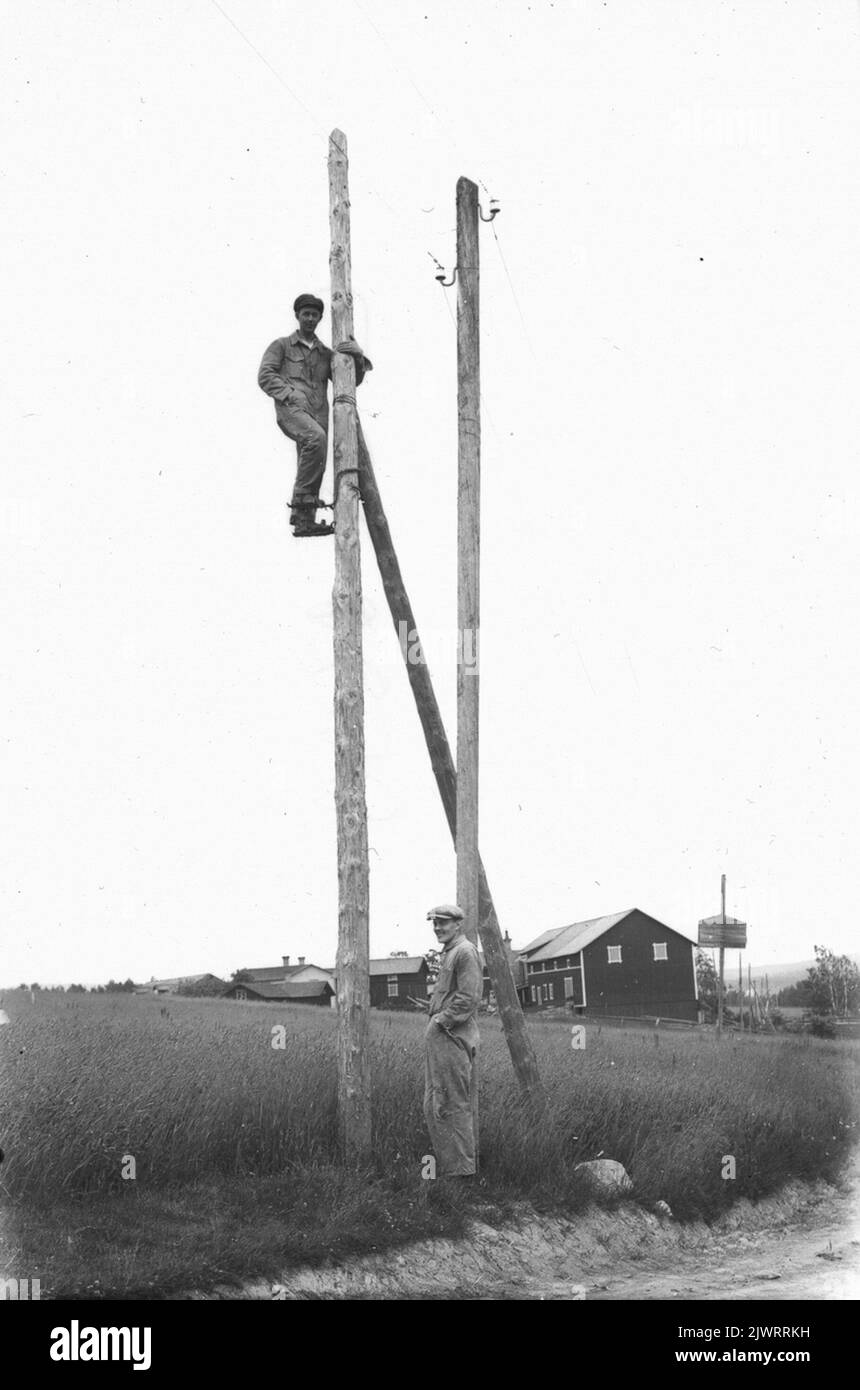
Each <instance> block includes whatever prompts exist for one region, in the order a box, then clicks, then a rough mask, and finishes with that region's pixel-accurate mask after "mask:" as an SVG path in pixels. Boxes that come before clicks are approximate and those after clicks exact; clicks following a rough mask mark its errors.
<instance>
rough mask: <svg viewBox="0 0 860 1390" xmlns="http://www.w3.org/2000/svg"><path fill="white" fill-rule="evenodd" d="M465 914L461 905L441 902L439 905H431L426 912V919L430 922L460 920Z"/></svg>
mask: <svg viewBox="0 0 860 1390" xmlns="http://www.w3.org/2000/svg"><path fill="white" fill-rule="evenodd" d="M465 916H466V914H465V912H464V911H463V909H462V907H459V906H458V905H457V903H442V904H441V906H439V907H431V909H430V911H429V912H428V913H427V917H428V919H429V920H430V921H432V922H435V921H440V922H462V921H463V919H464V918H465Z"/></svg>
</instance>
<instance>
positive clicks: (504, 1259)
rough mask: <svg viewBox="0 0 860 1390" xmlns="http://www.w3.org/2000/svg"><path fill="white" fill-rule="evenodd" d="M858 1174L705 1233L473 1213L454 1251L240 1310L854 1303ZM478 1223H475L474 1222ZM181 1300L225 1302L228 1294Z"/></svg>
mask: <svg viewBox="0 0 860 1390" xmlns="http://www.w3.org/2000/svg"><path fill="white" fill-rule="evenodd" d="M858 1193H860V1173H858V1168H857V1165H856V1164H855V1166H854V1168H853V1169H852V1171H851V1174H850V1177H849V1179H848V1180H847V1181H846V1182H845V1183H843V1184H842V1185H841V1186H840V1187H839V1188H835V1187H831V1186H829V1185H828V1184H826V1183H823V1182H820V1183H814V1184H811V1185H810V1184H803V1183H793V1184H789V1186H788V1187H785V1188H783V1189H782V1191H781V1192H779V1193H777V1194H776V1195H775V1196H772V1197H768V1198H765V1199H764V1200H763V1201H762V1202H759V1203H756V1204H755V1205H754V1204H752V1203H750V1202H748V1201H744V1200H742V1201H740V1202H737V1203H736V1204H735V1205H734V1206H733V1207H732V1208H731V1210H730V1211H729V1212H728V1213H727V1214H726V1216H724V1217H723V1218H721V1220H720V1221H719V1222H717V1223H716V1224H715V1225H714V1226H706V1225H705V1224H704V1223H703V1222H696V1223H693V1224H690V1225H681V1224H680V1223H678V1222H675V1221H673V1220H672V1219H671V1218H667V1217H663V1216H657V1215H655V1214H653V1213H651V1212H647V1211H645V1210H643V1209H642V1208H641V1207H639V1206H637V1205H635V1204H634V1203H627V1204H625V1205H623V1206H621V1207H619V1208H618V1209H617V1210H615V1211H608V1210H605V1209H602V1208H598V1207H590V1208H589V1209H588V1210H587V1211H586V1212H584V1213H583V1214H582V1215H580V1216H578V1217H576V1218H573V1219H569V1218H566V1217H559V1216H550V1215H540V1214H538V1213H536V1212H535V1211H533V1210H532V1209H530V1208H526V1207H524V1208H522V1210H521V1211H520V1212H519V1214H518V1217H517V1219H516V1220H513V1221H508V1222H507V1223H506V1224H505V1225H502V1226H498V1225H493V1224H491V1222H492V1220H493V1214H492V1212H491V1210H490V1209H489V1208H487V1209H485V1211H484V1212H483V1213H481V1212H480V1211H479V1212H478V1213H477V1214H476V1215H477V1219H475V1220H474V1221H473V1223H472V1225H471V1230H470V1234H469V1236H468V1237H467V1238H466V1239H463V1240H459V1241H449V1240H432V1241H423V1242H421V1243H419V1244H416V1245H410V1246H404V1247H401V1248H400V1249H399V1250H398V1249H394V1250H386V1251H380V1252H379V1253H378V1254H374V1255H370V1256H365V1257H363V1258H361V1259H355V1260H350V1261H346V1262H343V1263H340V1264H337V1263H332V1264H330V1265H327V1266H323V1267H317V1268H310V1267H308V1268H303V1269H291V1270H287V1271H285V1273H284V1274H283V1275H282V1276H281V1277H280V1279H279V1281H277V1282H275V1283H274V1284H273V1283H270V1282H263V1281H258V1282H256V1283H253V1284H247V1285H246V1286H245V1287H244V1289H243V1290H242V1292H241V1293H240V1294H239V1295H238V1296H239V1297H244V1298H248V1299H267V1300H272V1299H276V1300H290V1301H292V1300H300V1299H307V1298H312V1299H332V1300H342V1299H349V1300H355V1299H374V1300H381V1299H385V1300H389V1299H391V1300H412V1299H422V1300H424V1301H427V1300H431V1301H434V1300H445V1301H460V1300H463V1301H465V1300H480V1301H489V1300H493V1301H496V1300H516V1301H534V1300H541V1301H545V1300H556V1301H573V1300H576V1301H582V1300H585V1301H606V1300H626V1301H629V1300H643V1299H662V1300H677V1301H679V1302H680V1301H685V1300H690V1299H703V1300H708V1299H720V1300H723V1299H727V1300H731V1299H760V1300H788V1299H813V1300H815V1299H818V1300H821V1299H827V1300H833V1299H855V1298H857V1297H858V1295H860V1226H858V1215H860V1212H858ZM482 1216H483V1218H484V1219H481V1217H482ZM190 1297H192V1298H195V1297H196V1298H216V1299H217V1298H236V1297H237V1292H236V1289H235V1288H232V1289H227V1288H225V1289H220V1290H218V1289H216V1290H214V1291H213V1292H212V1293H211V1294H201V1293H197V1294H191V1295H190Z"/></svg>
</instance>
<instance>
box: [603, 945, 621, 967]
mask: <svg viewBox="0 0 860 1390" xmlns="http://www.w3.org/2000/svg"><path fill="white" fill-rule="evenodd" d="M613 951H615V952H616V954H615V955H613V954H612V952H613ZM606 964H607V965H620V964H621V947H620V946H607V948H606Z"/></svg>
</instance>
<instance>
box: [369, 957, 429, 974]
mask: <svg viewBox="0 0 860 1390" xmlns="http://www.w3.org/2000/svg"><path fill="white" fill-rule="evenodd" d="M424 963H425V962H424V957H423V956H384V957H383V958H382V959H381V960H372V961H371V962H370V973H371V975H417V974H418V971H419V970H420V969H421V967H422V965H424Z"/></svg>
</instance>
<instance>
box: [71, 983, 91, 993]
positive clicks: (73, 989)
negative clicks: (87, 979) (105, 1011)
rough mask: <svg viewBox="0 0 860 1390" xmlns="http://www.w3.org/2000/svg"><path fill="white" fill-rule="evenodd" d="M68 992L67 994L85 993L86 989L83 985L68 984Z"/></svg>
mask: <svg viewBox="0 0 860 1390" xmlns="http://www.w3.org/2000/svg"><path fill="white" fill-rule="evenodd" d="M68 992H69V994H86V992H87V991H86V987H85V986H84V985H69V990H68Z"/></svg>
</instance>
